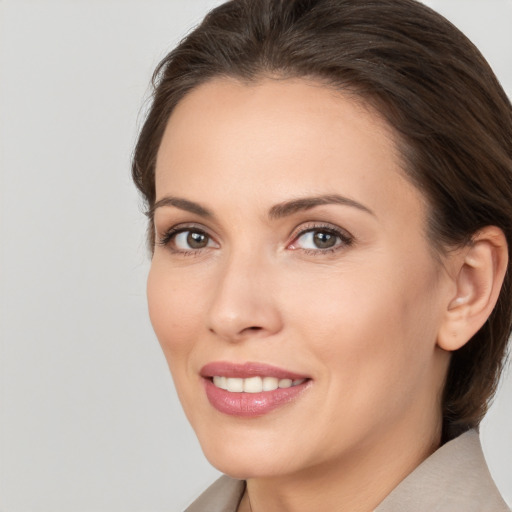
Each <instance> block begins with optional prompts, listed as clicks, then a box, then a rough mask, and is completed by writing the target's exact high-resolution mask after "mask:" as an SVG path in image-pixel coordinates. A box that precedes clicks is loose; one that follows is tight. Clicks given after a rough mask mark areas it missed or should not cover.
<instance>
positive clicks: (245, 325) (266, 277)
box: [207, 255, 282, 342]
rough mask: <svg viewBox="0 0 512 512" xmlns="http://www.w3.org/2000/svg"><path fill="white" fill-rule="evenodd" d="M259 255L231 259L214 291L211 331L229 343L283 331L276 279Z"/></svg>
mask: <svg viewBox="0 0 512 512" xmlns="http://www.w3.org/2000/svg"><path fill="white" fill-rule="evenodd" d="M274 271H275V269H272V265H271V264H270V262H265V261H264V258H263V257H261V255H260V256H258V255H256V256H255V257H251V256H248V255H239V256H234V255H233V256H232V257H231V258H230V259H229V261H226V262H225V264H224V266H223V268H222V270H221V271H220V272H219V276H218V278H217V282H216V286H215V288H214V289H213V290H212V301H211V306H210V309H209V314H208V320H207V321H208V329H209V331H210V332H212V333H214V334H215V335H217V336H218V337H220V338H222V339H224V340H227V341H229V342H239V341H242V340H244V339H247V338H254V337H268V336H271V335H273V334H276V333H277V332H279V331H280V330H281V329H282V317H281V313H280V308H279V306H278V293H277V291H278V290H277V286H276V281H277V280H276V279H274V276H273V273H274Z"/></svg>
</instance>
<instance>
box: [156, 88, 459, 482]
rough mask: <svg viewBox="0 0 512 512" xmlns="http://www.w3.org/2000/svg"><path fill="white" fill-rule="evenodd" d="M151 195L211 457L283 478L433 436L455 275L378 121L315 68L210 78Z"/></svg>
mask: <svg viewBox="0 0 512 512" xmlns="http://www.w3.org/2000/svg"><path fill="white" fill-rule="evenodd" d="M156 192H157V207H156V209H155V230H156V239H157V244H156V247H155V252H154V256H153V260H152V265H151V271H150V274H149V281H148V300H149V310H150V316H151V321H152V323H153V326H154V329H155V332H156V334H157V337H158V339H159V341H160V344H161V346H162V348H163V350H164V353H165V356H166V358H167V361H168V363H169V367H170V369H171V372H172V375H173V378H174V381H175V384H176V388H177V391H178V394H179V397H180V399H181V402H182V404H183V407H184V410H185V412H186V414H187V417H188V419H189V420H190V423H191V424H192V426H193V428H194V429H195V431H196V434H197V436H198V438H199V441H200V443H201V445H202V447H203V450H204V452H205V454H206V456H207V457H208V458H209V460H210V461H211V462H212V464H213V465H215V466H216V467H218V468H219V469H220V470H222V471H224V472H226V473H228V474H230V475H232V476H236V477H240V478H250V477H256V476H272V475H274V476H277V475H285V474H291V473H296V472H300V471H307V470H309V469H312V468H318V467H319V465H320V466H321V465H323V464H331V463H333V462H335V463H339V464H344V463H345V462H347V463H348V462H349V461H350V459H351V457H354V456H355V455H356V454H357V456H358V457H359V460H361V455H362V454H364V453H368V454H370V453H371V454H377V453H381V454H385V455H383V456H386V457H389V456H390V454H391V453H398V452H401V451H402V450H403V449H406V448H407V445H408V444H414V443H417V441H418V439H419V438H420V439H421V438H422V436H431V438H435V435H436V429H437V427H438V426H439V422H440V413H439V394H440V390H441V388H442V381H443V378H444V375H445V371H446V368H447V363H448V357H447V355H446V353H445V352H443V351H441V350H440V349H439V348H437V345H436V338H437V333H438V330H439V327H440V324H441V322H442V320H443V314H444V312H445V311H446V308H447V305H448V304H449V301H450V298H451V297H452V295H453V294H454V293H455V291H454V285H453V283H452V280H451V279H450V277H449V275H448V274H447V272H446V271H445V270H444V267H443V266H442V265H441V264H440V263H439V261H438V260H436V258H435V257H434V255H433V251H432V248H431V245H430V243H429V241H428V239H427V238H426V236H425V225H426V205H425V201H424V198H423V197H422V195H421V193H420V192H419V191H418V190H417V189H416V188H414V187H413V186H412V185H411V184H410V183H409V182H408V181H407V179H406V178H405V177H404V174H403V172H402V171H401V169H400V163H399V157H398V155H397V152H396V149H395V147H394V144H393V140H392V135H391V133H390V130H389V129H388V128H387V126H386V125H385V123H384V122H383V121H381V120H380V118H379V117H378V116H376V115H375V114H373V113H372V112H370V111H369V110H367V109H365V108H364V107H362V106H361V105H358V104H357V103H355V102H354V101H353V100H351V99H347V97H346V96H343V95H341V94H339V93H337V92H335V91H333V90H331V89H329V88H327V87H325V86H322V85H320V84H316V83H313V82H307V81H305V80H271V79H263V80H261V81H260V82H258V83H257V84H252V85H244V84H241V83H239V82H237V81H235V80H228V79H223V80H221V79H217V80H213V81H211V82H209V83H207V84H204V85H202V86H200V87H198V88H197V89H195V90H194V91H192V92H191V93H190V94H189V95H188V96H187V97H185V98H184V99H183V100H182V101H181V102H180V103H179V105H178V106H177V108H176V109H175V111H174V113H173V114H172V116H171V118H170V120H169V123H168V126H167V129H166V132H165V135H164V137H163V141H162V144H161V147H160V150H159V153H158V159H157V165H156ZM213 377H216V378H215V379H213ZM214 380H215V382H213V381H214ZM226 387H227V389H224V388H226ZM394 450H396V452H394ZM372 456H373V455H372Z"/></svg>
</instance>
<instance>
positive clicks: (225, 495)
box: [185, 475, 245, 512]
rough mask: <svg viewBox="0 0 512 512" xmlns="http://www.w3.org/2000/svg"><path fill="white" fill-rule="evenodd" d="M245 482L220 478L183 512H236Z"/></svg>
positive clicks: (224, 477) (225, 477) (226, 477)
mask: <svg viewBox="0 0 512 512" xmlns="http://www.w3.org/2000/svg"><path fill="white" fill-rule="evenodd" d="M244 491H245V482H244V481H243V480H235V479H233V478H230V477H228V476H225V475H224V476H221V477H220V478H219V479H218V480H216V481H215V482H214V483H213V484H212V485H211V486H210V487H208V489H206V491H204V492H203V494H201V496H199V498H197V500H195V501H194V503H192V504H191V505H190V506H189V507H188V508H187V509H186V510H185V512H236V509H237V508H238V504H239V503H240V500H241V499H242V495H243V493H244Z"/></svg>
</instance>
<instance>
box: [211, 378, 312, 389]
mask: <svg viewBox="0 0 512 512" xmlns="http://www.w3.org/2000/svg"><path fill="white" fill-rule="evenodd" d="M306 380H307V379H295V380H292V379H278V378H277V377H260V376H254V377H248V378H245V379H242V378H238V377H224V376H219V375H216V376H214V377H212V378H211V381H212V382H213V384H214V386H215V387H217V388H219V389H223V390H225V391H229V392H230V393H261V392H264V391H275V390H276V389H287V388H291V387H294V386H299V385H300V384H303V383H304V382H306Z"/></svg>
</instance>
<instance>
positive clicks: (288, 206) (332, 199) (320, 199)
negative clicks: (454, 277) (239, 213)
mask: <svg viewBox="0 0 512 512" xmlns="http://www.w3.org/2000/svg"><path fill="white" fill-rule="evenodd" d="M327 204H339V205H342V206H351V207H352V208H357V209H358V210H361V211H363V212H366V213H369V214H370V215H373V216H375V214H374V213H373V212H372V211H371V210H370V209H369V208H367V207H366V206H364V205H363V204H361V203H358V202H357V201H354V200H353V199H350V198H348V197H343V196H340V195H338V194H328V195H321V196H313V197H301V198H298V199H292V200H291V201H285V202H283V203H279V204H276V205H274V206H272V207H271V208H270V210H269V212H268V217H269V218H270V219H271V220H277V219H281V218H283V217H288V216H289V215H293V214H294V213H297V212H299V211H303V210H310V209H311V208H314V207H315V206H322V205H327ZM163 206H173V207H175V208H179V209H180V210H184V211H187V212H190V213H194V214H196V215H199V216H201V217H213V213H212V212H211V211H210V210H208V208H205V207H204V206H201V205H200V204H199V203H195V202H194V201H189V200H188V199H183V198H181V197H173V196H166V197H163V198H162V199H159V200H158V201H157V202H156V203H155V204H154V205H153V207H152V208H150V209H149V210H148V212H147V215H148V217H150V218H152V217H153V215H154V213H155V211H156V210H157V208H161V207H163Z"/></svg>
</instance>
